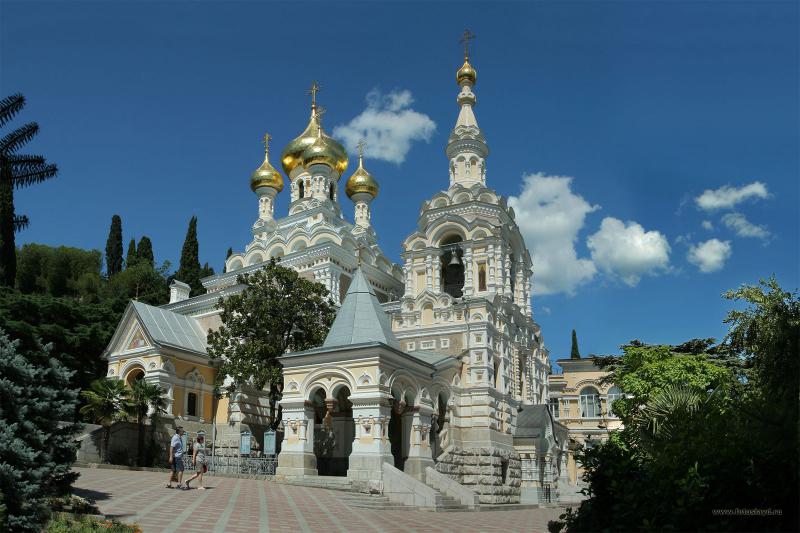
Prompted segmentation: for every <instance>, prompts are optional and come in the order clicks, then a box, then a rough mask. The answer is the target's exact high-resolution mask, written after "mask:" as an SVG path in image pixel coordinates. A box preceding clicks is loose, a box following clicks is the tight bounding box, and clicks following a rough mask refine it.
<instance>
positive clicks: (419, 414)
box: [403, 403, 433, 483]
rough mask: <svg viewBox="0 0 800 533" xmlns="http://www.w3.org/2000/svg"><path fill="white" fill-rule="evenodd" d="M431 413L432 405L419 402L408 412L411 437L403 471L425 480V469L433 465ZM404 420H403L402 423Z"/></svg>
mask: <svg viewBox="0 0 800 533" xmlns="http://www.w3.org/2000/svg"><path fill="white" fill-rule="evenodd" d="M431 414H433V406H432V405H426V404H424V403H423V404H420V405H418V406H417V407H416V408H415V410H414V411H412V412H411V413H409V415H410V418H411V420H410V422H411V439H410V442H409V448H408V459H406V464H405V468H404V471H405V473H406V474H408V475H409V476H412V477H415V478H417V479H418V480H420V481H422V482H423V483H424V482H425V469H426V468H427V467H429V466H430V467H433V454H432V453H431V441H430V430H431ZM405 423H406V420H403V424H405Z"/></svg>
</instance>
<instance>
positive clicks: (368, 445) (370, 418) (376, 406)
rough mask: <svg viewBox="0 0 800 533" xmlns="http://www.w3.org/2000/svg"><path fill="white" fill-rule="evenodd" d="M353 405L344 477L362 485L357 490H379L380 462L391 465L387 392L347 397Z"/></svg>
mask: <svg viewBox="0 0 800 533" xmlns="http://www.w3.org/2000/svg"><path fill="white" fill-rule="evenodd" d="M350 402H351V403H352V404H353V421H354V422H355V437H354V438H353V451H352V452H351V453H350V461H349V465H348V469H347V477H348V478H349V479H351V480H353V481H354V482H358V483H359V484H363V486H362V487H359V488H360V489H367V490H368V491H369V492H383V482H382V481H381V480H382V479H383V463H389V464H390V465H393V464H394V458H393V457H392V446H391V443H390V442H389V418H390V416H391V411H390V407H389V401H388V395H386V394H380V393H377V394H372V395H369V396H363V397H359V396H358V395H352V396H350Z"/></svg>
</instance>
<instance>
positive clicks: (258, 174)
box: [250, 134, 283, 192]
mask: <svg viewBox="0 0 800 533" xmlns="http://www.w3.org/2000/svg"><path fill="white" fill-rule="evenodd" d="M270 139H271V137H270V136H269V134H267V135H265V136H264V145H265V149H264V162H263V163H261V166H260V167H258V168H257V169H256V171H255V172H253V174H252V175H251V176H250V188H251V189H252V190H253V192H255V191H256V189H258V188H260V187H272V188H273V189H275V190H276V191H278V192H281V191H282V190H283V176H281V173H280V172H278V171H277V170H275V167H273V166H272V165H271V164H270V162H269V140H270Z"/></svg>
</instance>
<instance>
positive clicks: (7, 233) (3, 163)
mask: <svg viewBox="0 0 800 533" xmlns="http://www.w3.org/2000/svg"><path fill="white" fill-rule="evenodd" d="M23 107H25V97H24V96H22V95H21V94H13V95H11V96H8V97H6V98H3V99H2V100H0V127H3V126H5V125H6V124H8V122H10V121H11V120H12V119H13V118H14V117H15V116H16V115H17V113H19V112H20V111H21V110H22V108H23ZM37 133H39V125H38V124H37V123H35V122H29V123H27V124H24V125H22V126H20V127H19V128H17V129H15V130H13V131H11V132H9V133H7V134H6V135H4V136H3V137H2V138H0V283H4V284H5V285H7V286H9V287H13V286H14V282H15V279H16V275H17V258H16V252H17V248H16V243H15V240H14V233H15V232H17V231H19V230H21V229H23V228H24V227H26V226H27V225H28V222H29V221H28V217H26V216H24V215H22V216H17V215H16V213H15V210H14V189H15V188H20V187H27V186H29V185H34V184H37V183H41V182H43V181H45V180H48V179H50V178H53V177H55V176H56V175H57V174H58V168H57V167H56V165H53V164H50V163H47V161H46V160H45V158H44V157H42V156H40V155H23V154H19V153H17V152H18V151H19V150H20V149H21V148H22V147H23V146H25V145H26V144H28V143H29V142H30V141H31V140H33V138H34V137H35V136H36V134H37Z"/></svg>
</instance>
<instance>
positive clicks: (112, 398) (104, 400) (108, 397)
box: [80, 378, 128, 462]
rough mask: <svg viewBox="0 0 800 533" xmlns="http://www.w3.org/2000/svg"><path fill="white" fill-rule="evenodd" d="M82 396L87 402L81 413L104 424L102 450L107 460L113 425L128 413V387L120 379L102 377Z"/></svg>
mask: <svg viewBox="0 0 800 533" xmlns="http://www.w3.org/2000/svg"><path fill="white" fill-rule="evenodd" d="M81 396H83V397H84V398H86V402H87V403H86V405H84V406H83V407H81V410H80V412H81V414H82V415H85V416H88V417H89V418H90V419H91V420H94V421H95V422H96V423H97V424H100V425H101V426H103V441H102V443H101V445H100V450H101V454H102V459H103V462H107V461H108V440H109V438H110V436H111V425H112V424H113V423H114V422H117V421H118V420H124V419H125V418H126V417H127V415H128V402H127V399H128V388H127V387H125V383H124V382H122V381H120V380H118V379H106V378H100V379H96V380H94V381H92V383H91V385H89V388H88V389H87V390H85V391H83V392H81Z"/></svg>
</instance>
